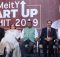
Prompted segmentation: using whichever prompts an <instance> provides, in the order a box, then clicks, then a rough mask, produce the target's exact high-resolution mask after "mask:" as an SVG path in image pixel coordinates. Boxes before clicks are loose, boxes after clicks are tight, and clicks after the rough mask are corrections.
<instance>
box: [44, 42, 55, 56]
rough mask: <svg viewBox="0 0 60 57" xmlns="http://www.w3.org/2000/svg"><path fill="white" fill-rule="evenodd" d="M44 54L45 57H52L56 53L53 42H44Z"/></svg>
mask: <svg viewBox="0 0 60 57" xmlns="http://www.w3.org/2000/svg"><path fill="white" fill-rule="evenodd" d="M43 52H44V57H51V55H52V54H53V52H54V50H53V42H52V41H50V42H47V41H45V42H44V44H43ZM47 52H48V53H47Z"/></svg>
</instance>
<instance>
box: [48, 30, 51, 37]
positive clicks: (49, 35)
mask: <svg viewBox="0 0 60 57" xmlns="http://www.w3.org/2000/svg"><path fill="white" fill-rule="evenodd" d="M48 37H51V29H48Z"/></svg>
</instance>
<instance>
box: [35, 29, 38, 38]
mask: <svg viewBox="0 0 60 57" xmlns="http://www.w3.org/2000/svg"><path fill="white" fill-rule="evenodd" d="M35 38H38V31H37V29H35Z"/></svg>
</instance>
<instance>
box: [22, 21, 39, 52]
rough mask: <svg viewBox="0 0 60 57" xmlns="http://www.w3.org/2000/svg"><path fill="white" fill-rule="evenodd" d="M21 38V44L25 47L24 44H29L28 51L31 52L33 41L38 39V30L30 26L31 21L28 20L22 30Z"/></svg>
mask: <svg viewBox="0 0 60 57" xmlns="http://www.w3.org/2000/svg"><path fill="white" fill-rule="evenodd" d="M21 39H22V40H23V45H24V46H25V47H26V46H27V45H26V44H28V45H29V47H30V48H28V50H29V53H32V51H33V46H34V43H35V41H37V39H38V32H37V29H36V28H33V27H32V21H28V22H27V27H26V28H24V29H23V30H22V34H21ZM25 51H26V50H25Z"/></svg>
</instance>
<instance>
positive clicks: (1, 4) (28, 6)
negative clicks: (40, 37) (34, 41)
mask: <svg viewBox="0 0 60 57" xmlns="http://www.w3.org/2000/svg"><path fill="white" fill-rule="evenodd" d="M59 5H60V0H0V23H2V25H1V26H3V27H4V28H5V29H9V26H10V24H15V26H16V28H17V29H22V28H24V27H25V26H26V22H27V21H28V20H32V21H33V26H34V27H36V28H37V29H39V30H40V29H41V28H43V27H45V26H46V22H47V20H52V21H55V20H56V19H59V18H60V12H59V11H60V10H59V9H60V6H59Z"/></svg>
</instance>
